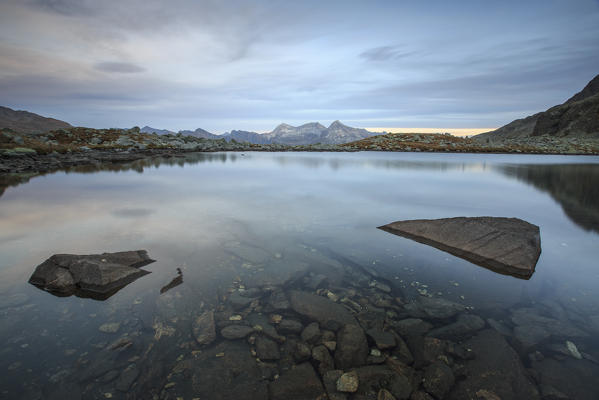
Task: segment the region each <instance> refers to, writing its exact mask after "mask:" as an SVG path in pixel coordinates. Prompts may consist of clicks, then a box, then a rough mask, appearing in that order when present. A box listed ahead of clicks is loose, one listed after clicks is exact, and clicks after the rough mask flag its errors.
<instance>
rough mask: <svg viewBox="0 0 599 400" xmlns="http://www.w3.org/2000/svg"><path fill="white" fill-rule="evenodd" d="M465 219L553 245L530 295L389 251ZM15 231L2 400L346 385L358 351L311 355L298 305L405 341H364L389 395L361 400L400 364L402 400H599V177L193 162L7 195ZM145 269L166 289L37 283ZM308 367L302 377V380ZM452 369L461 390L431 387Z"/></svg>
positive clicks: (592, 169)
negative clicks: (348, 363)
mask: <svg viewBox="0 0 599 400" xmlns="http://www.w3.org/2000/svg"><path fill="white" fill-rule="evenodd" d="M455 216H499V217H517V218H521V219H523V220H525V221H528V222H530V223H532V224H535V225H538V226H539V227H540V232H541V246H542V253H541V256H540V259H539V261H538V263H537V266H536V271H535V272H534V274H533V276H532V277H531V278H530V279H529V280H523V279H517V278H514V277H512V276H507V275H501V274H497V273H495V272H492V271H490V270H487V269H485V268H481V267H479V266H476V265H474V264H472V263H469V262H468V261H465V260H463V259H460V258H458V257H454V256H452V255H450V254H448V253H445V252H442V251H440V250H437V249H434V248H432V247H429V246H426V245H423V244H420V243H417V242H414V241H411V240H409V239H405V238H402V237H399V236H395V235H392V234H389V233H387V232H384V231H382V230H380V229H377V227H378V226H381V225H384V224H387V223H390V222H393V221H397V220H406V219H420V218H427V219H428V218H445V217H455ZM0 221H1V224H0V355H1V356H0V370H1V371H2V372H3V373H2V374H1V376H0V393H2V394H1V396H0V397H2V398H10V399H13V398H14V399H38V398H39V399H41V398H44V399H54V398H56V399H58V398H61V399H64V398H86V399H88V398H99V399H100V398H139V399H141V398H143V399H148V398H160V399H175V398H185V399H192V398H202V399H207V398H215V399H220V398H240V399H241V398H268V396H270V398H282V397H287V398H293V397H289V393H293V391H294V389H293V388H294V387H295V386H294V385H297V384H298V383H297V382H296V381H297V380H302V379H304V381H303V382H305V379H308V380H309V379H312V378H314V372H312V369H313V370H314V371H315V372H316V376H317V377H318V379H323V380H324V381H325V385H326V384H327V380H331V379H333V378H331V377H332V376H334V373H332V372H330V371H334V370H335V367H334V365H333V364H331V362H332V361H331V360H332V359H333V358H334V359H335V361H336V362H338V360H337V357H338V355H336V354H335V352H337V351H342V350H339V347H338V348H337V350H333V349H334V346H333V345H332V344H331V342H333V343H334V342H335V341H337V342H342V340H341V337H340V336H341V333H339V332H337V333H336V332H335V331H336V330H337V329H338V327H331V326H324V325H325V324H322V323H321V324H320V327H319V329H320V330H319V331H318V333H317V335H316V336H314V338H313V339H307V337H306V336H305V335H304V334H303V333H301V330H298V329H296V328H294V327H293V326H291V324H290V325H289V326H288V327H287V328H286V329H285V330H283V329H282V328H281V326H282V325H281V318H282V319H283V320H291V321H293V322H294V323H295V322H299V323H301V324H302V325H301V328H303V327H305V326H308V325H309V324H310V323H311V322H313V321H311V320H310V318H309V317H307V316H306V314H303V315H302V313H298V312H297V310H296V308H297V307H296V306H293V305H291V306H290V305H289V304H288V303H289V302H288V300H289V296H290V293H291V291H293V290H300V291H302V292H308V293H311V295H316V296H320V297H322V298H323V299H328V300H329V301H330V302H334V303H336V304H335V305H336V306H338V307H343V308H345V310H347V311H349V312H350V313H351V315H353V316H354V317H356V318H357V320H358V321H359V323H360V325H361V326H362V327H363V328H364V329H365V330H368V329H375V330H377V329H378V330H379V331H385V332H392V335H394V336H395V338H394V339H392V341H393V345H392V346H391V347H386V346H382V345H379V343H378V342H377V341H376V340H375V339H374V338H373V336H372V335H369V338H368V347H369V351H370V353H369V354H370V355H369V356H368V357H369V359H368V364H369V365H372V366H377V368H379V370H377V371H378V372H377V373H380V374H383V375H384V376H385V377H386V378H384V379H383V378H380V377H379V378H380V379H379V378H376V377H375V378H373V374H371V375H368V373H367V372H365V371H366V370H361V372H360V374H362V375H359V376H360V377H361V382H363V384H361V386H360V389H359V391H358V393H357V394H353V395H352V396H353V397H351V398H356V399H357V398H370V397H368V396H369V393H372V392H373V391H374V392H376V391H378V390H380V389H382V388H385V389H389V388H387V386H385V385H387V383H388V382H389V379H391V378H389V376H391V375H389V376H387V375H385V374H387V373H388V372H387V371H391V369H390V368H391V367H390V365H391V364H389V362H385V361H384V359H385V357H386V356H389V357H391V358H393V360H399V362H400V363H401V364H402V365H403V366H405V365H409V367H406V368H407V369H409V371H410V373H409V374H406V376H407V378H406V382H407V384H404V387H403V389H402V390H403V392H402V391H401V390H400V389H398V387H399V386H398V385H399V383H397V384H395V383H393V385H395V386H393V385H392V384H391V383H388V384H389V385H391V386H393V388H394V389H393V390H395V392H393V391H392V390H391V389H389V390H390V391H391V392H392V393H394V395H395V396H396V398H399V397H401V396H405V393H407V396H409V395H410V393H411V392H414V393H416V392H417V393H420V392H424V391H428V392H429V393H436V394H437V395H438V396H441V397H442V396H446V397H447V398H460V397H462V396H464V393H470V395H472V392H471V390H474V389H476V388H479V389H480V388H484V390H486V392H484V393H483V394H485V393H487V394H488V393H490V394H488V396H489V397H481V398H487V399H491V398H493V397H490V396H491V395H492V394H495V395H500V396H501V398H503V399H505V398H509V396H518V395H521V394H522V393H531V394H530V396H531V397H530V398H535V397H537V398H538V397H539V396H540V395H545V396H549V395H554V396H559V395H561V394H564V395H567V396H568V397H570V398H576V399H596V398H599V391H598V390H599V389H597V386H596V385H595V382H594V379H593V377H594V378H596V377H597V376H599V361H598V360H599V339H598V338H599V291H597V287H598V285H599V263H598V261H597V259H598V258H599V157H590V156H535V155H484V154H434V153H429V154H424V153H384V152H360V153H252V152H249V153H189V154H186V155H184V156H183V157H180V158H175V159H172V158H171V159H161V158H154V159H148V160H142V161H137V162H132V163H128V164H122V165H99V166H97V167H93V168H91V167H85V168H79V169H77V168H75V169H72V170H69V171H61V172H56V173H52V174H48V175H44V176H37V177H31V179H29V180H28V181H27V182H26V183H22V184H19V185H15V186H10V187H7V188H6V189H5V190H4V193H3V194H2V196H1V197H0ZM138 249H145V250H147V251H148V254H149V255H150V257H151V258H152V259H154V260H156V262H154V263H152V264H149V265H147V266H145V267H143V269H145V270H147V271H151V274H148V275H146V276H143V277H141V278H139V279H137V280H136V281H134V282H132V283H130V284H129V285H127V286H125V287H124V288H122V289H121V290H120V291H118V292H117V293H116V294H114V295H113V296H111V297H109V298H108V299H106V300H104V301H99V300H94V299H89V298H81V297H76V296H71V297H57V296H54V295H52V294H51V293H48V292H45V291H43V290H40V289H38V288H37V287H35V286H33V285H31V284H29V283H28V279H29V277H30V276H31V274H32V273H33V271H34V269H35V267H36V266H37V265H39V264H40V263H42V262H43V261H44V260H46V259H47V258H48V257H50V256H51V255H53V254H56V253H68V254H99V253H103V252H116V251H125V250H138ZM179 276H180V278H179V280H176V279H177V277H179ZM170 282H173V284H172V285H170V286H169V283H170ZM161 289H162V293H161ZM277 299H278V300H277ZM437 299H444V300H446V301H447V303H443V304H441V305H443V306H446V307H449V308H451V305H455V304H457V305H459V306H455V307H458V308H456V310H458V311H459V312H457V311H456V312H454V313H452V314H451V315H445V316H441V317H439V316H437V317H435V316H432V315H430V313H428V312H427V310H426V309H423V307H424V308H426V305H427V304H431V302H434V301H436V300H437ZM246 300H247V301H246ZM279 300H281V301H279ZM281 303H282V305H281ZM435 304H436V303H435ZM448 304H449V305H448ZM418 307H420V308H418ZM460 307H461V308H460ZM207 311H208V312H209V311H214V319H215V321H216V322H215V323H216V331H217V332H220V331H221V329H222V328H224V327H227V326H232V325H241V326H245V327H251V328H253V332H252V333H250V334H248V335H246V336H247V338H245V339H240V340H228V339H225V338H223V337H222V336H221V335H220V334H218V335H217V337H216V339H215V340H214V341H213V342H212V343H210V344H209V345H204V346H202V345H200V344H199V343H198V342H197V340H196V337H195V336H196V335H195V333H194V332H195V331H194V328H195V327H196V318H197V317H198V316H200V315H204V313H206V312H207ZM463 315H466V316H469V317H472V318H471V319H470V320H469V321H470V323H471V325H473V326H466V327H464V323H463V322H464V321H465V320H462V319H460V318H462V316H463ZM473 316H476V318H474V317H473ZM352 318H353V317H352ZM405 320H409V321H408V322H405ZM402 321H404V322H402ZM481 321H482V322H481ZM409 323H414V324H420V325H418V326H420V327H421V328H422V331H418V332H419V333H418V334H416V333H414V331H410V328H409V327H408V325H409ZM481 323H482V325H480V324H481ZM451 324H454V325H451ZM460 324H461V325H460ZM449 325H451V326H452V327H453V328H455V329H454V331H453V332H450V331H448V330H443V329H442V328H444V327H447V326H449ZM410 326H411V325H410ZM273 327H274V329H273ZM439 329H441V330H439ZM450 330H451V329H450ZM431 331H432V332H437V333H438V335H436V336H434V335H433V334H430V336H427V337H426V339H425V338H424V337H423V336H424V335H425V334H426V332H431ZM336 334H337V337H336V336H335V335H336ZM306 335H307V334H306ZM397 336H399V337H397ZM432 337H437V338H438V339H442V342H441V341H439V340H437V339H434V340H432V339H431V338H432ZM325 339H328V340H325ZM325 342H326V343H325ZM272 343H275V344H276V348H274V347H273V345H272ZM298 343H299V344H298ZM306 343H307V346H308V354H307V355H304V356H302V354H301V351H300V350H302V347H301V345H302V344H303V345H304V346H306ZM327 343H328V344H327ZM298 346H299V347H298ZM434 346H437V347H439V346H440V347H439V348H441V347H442V349H441V350H438V351H437V352H436V353H435V351H433V350H431V349H432V348H433V347H434ZM459 346H461V347H460V348H461V349H462V350H464V351H469V352H473V353H474V357H473V356H471V355H470V354H463V352H460V351H458V350H456V349H455V348H454V347H459ZM502 346H503V347H502ZM377 347H378V348H379V349H377ZM500 348H502V349H503V350H502V351H501V354H498V355H493V357H495V358H497V357H502V358H501V360H499V361H497V362H496V363H495V364H494V363H493V362H490V361H488V360H487V359H488V357H489V356H488V355H485V354H486V350H488V352H489V354H493V351H494V350H495V351H497V349H500ZM298 349H299V350H298ZM315 349H319V350H315ZM322 349H324V350H322ZM450 349H453V350H450ZM477 349H478V350H477ZM480 349H482V350H480ZM379 350H380V351H379ZM256 352H257V353H256ZM273 352H274V353H278V354H275V355H272V354H273ZM310 352H311V353H310ZM316 352H321V353H319V354H321V355H320V356H318V355H315V354H316ZM260 354H270V356H266V355H264V356H262V359H260ZM431 354H432V356H431ZM377 357H378V358H377ZM256 358H259V359H260V360H256ZM473 358H474V359H473ZM439 360H441V361H439ZM306 362H307V363H308V364H306ZM439 363H442V364H443V366H439V365H437V364H439ZM297 365H304V366H305V365H308V367H306V368H309V369H310V371H309V373H308V378H305V377H306V372H305V371H303V370H301V368H300V367H297ZM337 365H338V364H337ZM447 365H448V366H449V370H450V372H444V373H445V374H446V375H447V374H451V375H452V376H451V378H452V382H451V383H450V384H448V385H447V388H443V387H441V388H438V387H431V385H432V384H431V381H432V379H431V378H428V380H427V379H424V382H423V380H422V377H423V374H424V376H425V378H426V377H427V376H429V375H430V374H434V373H435V371H436V370H434V369H432V367H437V368H440V370H441V372H443V371H445V370H444V369H443V368H447ZM302 368H303V367H302ZM363 368H364V367H363ZM383 368H386V369H385V370H383ZM485 368H486V369H487V370H488V371H493V369H494V368H495V369H496V370H497V371H500V374H499V376H500V377H501V379H499V378H497V379H495V380H494V379H493V378H489V376H490V374H487V375H484V374H480V373H479V372H478V371H485ZM345 369H346V370H347V369H348V368H345ZM369 371H370V370H369ZM294 374H295V375H294ZM302 374H303V375H302ZM502 374H503V375H502ZM505 374H509V376H508V377H507V378H506V375H505ZM383 375H381V376H383ZM491 375H492V374H491ZM377 376H378V375H377ZM393 379H396V376H394V377H393ZM402 379H403V378H402ZM312 380H314V379H312ZM500 381H503V383H502V382H500ZM385 382H387V383H385ZM394 382H395V381H394ZM454 382H455V383H454ZM506 382H507V383H506ZM314 384H315V385H316V386H318V385H320V383H319V382H318V381H315V383H314ZM406 385H407V387H405V386H406ZM305 386H306V387H307V389H306V390H311V389H310V385H309V384H305ZM391 386H390V387H391ZM441 386H442V385H441ZM508 386H509V387H508ZM312 389H313V388H312ZM318 390H322V388H320V389H318ZM477 390H478V389H477ZM286 391H287V392H286ZM527 391H528V392H527ZM362 392H363V393H362ZM267 393H270V394H269V395H268V394H267ZM402 393H403V394H402ZM539 393H540V394H539ZM359 396H364V397H359ZM480 396H482V395H480ZM421 398H425V397H421ZM514 398H516V397H514ZM555 398H559V397H555Z"/></svg>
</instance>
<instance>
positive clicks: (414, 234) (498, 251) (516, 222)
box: [379, 217, 541, 279]
mask: <svg viewBox="0 0 599 400" xmlns="http://www.w3.org/2000/svg"><path fill="white" fill-rule="evenodd" d="M379 229H382V230H384V231H387V232H390V233H393V234H396V235H399V236H404V237H407V238H409V239H412V240H415V241H417V242H420V243H424V244H427V245H429V246H433V247H436V248H438V249H440V250H443V251H446V252H448V253H451V254H453V255H455V256H458V257H461V258H463V259H465V260H468V261H470V262H472V263H474V264H477V265H480V266H482V267H485V268H488V269H490V270H492V271H495V272H498V273H501V274H505V275H512V276H515V277H517V278H522V279H529V278H530V277H531V276H532V274H533V273H534V271H535V266H536V264H537V261H538V259H539V256H540V254H541V235H540V231H539V227H538V226H536V225H533V224H530V223H528V222H526V221H523V220H521V219H518V218H500V217H457V218H442V219H419V220H408V221H397V222H392V223H390V224H388V225H384V226H380V227H379Z"/></svg>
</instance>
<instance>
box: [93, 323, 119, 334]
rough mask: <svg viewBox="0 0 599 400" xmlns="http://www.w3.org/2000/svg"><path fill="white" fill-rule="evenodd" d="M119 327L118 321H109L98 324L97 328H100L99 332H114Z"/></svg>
mask: <svg viewBox="0 0 599 400" xmlns="http://www.w3.org/2000/svg"><path fill="white" fill-rule="evenodd" d="M120 327H121V324H120V323H118V322H110V323H107V324H102V325H100V327H99V328H98V329H99V330H100V332H104V333H116V332H117V331H118V330H119V328H120Z"/></svg>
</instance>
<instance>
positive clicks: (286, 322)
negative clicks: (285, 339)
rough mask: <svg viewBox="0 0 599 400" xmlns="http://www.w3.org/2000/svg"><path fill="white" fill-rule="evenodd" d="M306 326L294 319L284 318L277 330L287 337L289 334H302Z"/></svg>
mask: <svg viewBox="0 0 599 400" xmlns="http://www.w3.org/2000/svg"><path fill="white" fill-rule="evenodd" d="M303 328H304V326H303V325H302V323H301V322H299V321H296V320H294V319H287V318H284V319H283V320H282V321H281V322H280V323H279V324H278V325H277V330H278V331H279V333H281V334H283V335H285V334H288V333H300V332H301V331H302V330H303Z"/></svg>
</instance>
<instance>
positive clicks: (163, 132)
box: [139, 125, 176, 135]
mask: <svg viewBox="0 0 599 400" xmlns="http://www.w3.org/2000/svg"><path fill="white" fill-rule="evenodd" d="M139 131H140V132H141V133H155V134H157V135H175V134H176V132H173V131H169V130H168V129H157V128H152V127H151V126H147V125H146V126H144V127H143V128H141V129H140V130H139Z"/></svg>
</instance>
